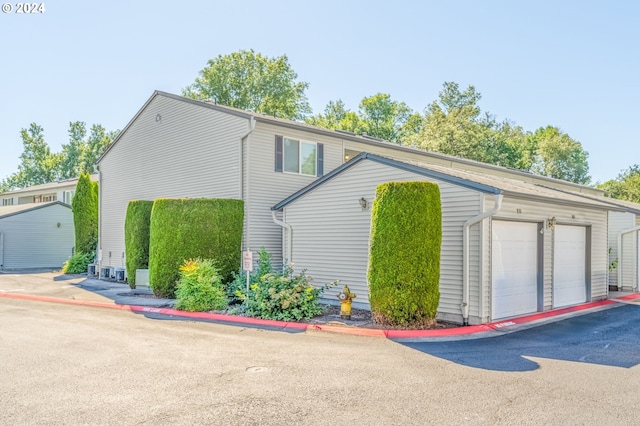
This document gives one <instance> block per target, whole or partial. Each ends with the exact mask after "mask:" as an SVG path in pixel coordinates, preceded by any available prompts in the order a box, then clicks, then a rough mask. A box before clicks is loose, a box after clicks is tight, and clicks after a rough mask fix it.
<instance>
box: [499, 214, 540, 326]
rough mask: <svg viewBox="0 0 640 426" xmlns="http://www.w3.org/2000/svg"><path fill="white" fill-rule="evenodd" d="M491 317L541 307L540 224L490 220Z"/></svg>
mask: <svg viewBox="0 0 640 426" xmlns="http://www.w3.org/2000/svg"><path fill="white" fill-rule="evenodd" d="M491 234H492V235H491V237H492V243H491V274H492V292H491V317H492V320H496V319H500V318H507V317H512V316H517V315H524V314H528V313H532V312H536V311H537V310H538V235H539V232H538V224H537V223H524V222H508V221H499V220H494V221H492V222H491Z"/></svg>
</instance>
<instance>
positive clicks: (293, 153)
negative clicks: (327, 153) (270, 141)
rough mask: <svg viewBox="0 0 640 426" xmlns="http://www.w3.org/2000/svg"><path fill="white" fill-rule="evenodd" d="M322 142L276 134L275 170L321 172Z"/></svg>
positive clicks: (313, 173)
mask: <svg viewBox="0 0 640 426" xmlns="http://www.w3.org/2000/svg"><path fill="white" fill-rule="evenodd" d="M323 153H324V150H323V144H321V143H315V142H307V141H303V140H299V139H293V138H288V137H284V136H276V172H284V173H297V174H301V175H307V176H322V174H323Z"/></svg>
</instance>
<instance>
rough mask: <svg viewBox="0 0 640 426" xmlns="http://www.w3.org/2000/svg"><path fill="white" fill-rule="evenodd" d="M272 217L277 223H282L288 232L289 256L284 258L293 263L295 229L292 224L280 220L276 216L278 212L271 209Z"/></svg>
mask: <svg viewBox="0 0 640 426" xmlns="http://www.w3.org/2000/svg"><path fill="white" fill-rule="evenodd" d="M271 217H272V218H273V222H274V223H275V224H276V225H280V226H281V227H283V228H284V229H285V230H286V233H287V257H286V259H283V260H284V261H286V262H289V263H291V253H292V251H291V242H292V240H293V238H292V233H293V229H292V228H291V225H289V224H288V223H286V222H283V221H281V220H278V218H277V217H276V212H275V210H271Z"/></svg>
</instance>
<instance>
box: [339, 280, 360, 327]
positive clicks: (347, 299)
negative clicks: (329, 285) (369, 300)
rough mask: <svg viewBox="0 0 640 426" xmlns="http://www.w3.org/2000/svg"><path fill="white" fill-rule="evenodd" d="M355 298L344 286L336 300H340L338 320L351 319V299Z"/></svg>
mask: <svg viewBox="0 0 640 426" xmlns="http://www.w3.org/2000/svg"><path fill="white" fill-rule="evenodd" d="M355 297H356V295H355V294H353V293H351V291H350V290H349V287H348V286H346V285H345V286H344V288H343V289H342V291H341V292H340V293H338V299H340V318H342V319H346V320H350V319H351V299H354V298H355Z"/></svg>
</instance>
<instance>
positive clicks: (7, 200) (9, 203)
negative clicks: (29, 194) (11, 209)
mask: <svg viewBox="0 0 640 426" xmlns="http://www.w3.org/2000/svg"><path fill="white" fill-rule="evenodd" d="M2 205H3V206H12V205H13V198H3V199H2Z"/></svg>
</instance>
